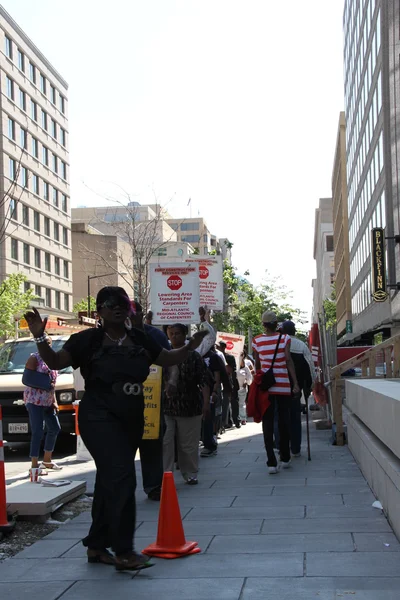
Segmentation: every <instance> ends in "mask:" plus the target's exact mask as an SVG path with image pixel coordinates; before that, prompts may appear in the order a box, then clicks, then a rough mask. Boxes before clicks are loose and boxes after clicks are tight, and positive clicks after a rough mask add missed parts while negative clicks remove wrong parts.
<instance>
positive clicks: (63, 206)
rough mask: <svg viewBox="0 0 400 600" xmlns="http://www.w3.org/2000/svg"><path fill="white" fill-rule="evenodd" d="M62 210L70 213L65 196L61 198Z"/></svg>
mask: <svg viewBox="0 0 400 600" xmlns="http://www.w3.org/2000/svg"><path fill="white" fill-rule="evenodd" d="M61 208H62V210H63V211H64V212H68V201H67V196H66V195H65V194H62V196H61Z"/></svg>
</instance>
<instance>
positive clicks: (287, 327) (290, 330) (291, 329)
mask: <svg viewBox="0 0 400 600" xmlns="http://www.w3.org/2000/svg"><path fill="white" fill-rule="evenodd" d="M282 333H286V334H287V335H296V326H295V324H294V323H293V321H285V322H284V323H282Z"/></svg>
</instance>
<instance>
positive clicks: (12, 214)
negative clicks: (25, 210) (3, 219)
mask: <svg viewBox="0 0 400 600" xmlns="http://www.w3.org/2000/svg"><path fill="white" fill-rule="evenodd" d="M10 218H11V219H14V221H18V210H17V201H16V200H14V198H11V199H10Z"/></svg>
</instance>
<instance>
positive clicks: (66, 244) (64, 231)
mask: <svg viewBox="0 0 400 600" xmlns="http://www.w3.org/2000/svg"><path fill="white" fill-rule="evenodd" d="M63 244H64V246H68V229H67V228H66V227H63Z"/></svg>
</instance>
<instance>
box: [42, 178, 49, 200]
mask: <svg viewBox="0 0 400 600" xmlns="http://www.w3.org/2000/svg"><path fill="white" fill-rule="evenodd" d="M43 198H44V199H45V200H48V199H49V184H48V183H47V181H43Z"/></svg>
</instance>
